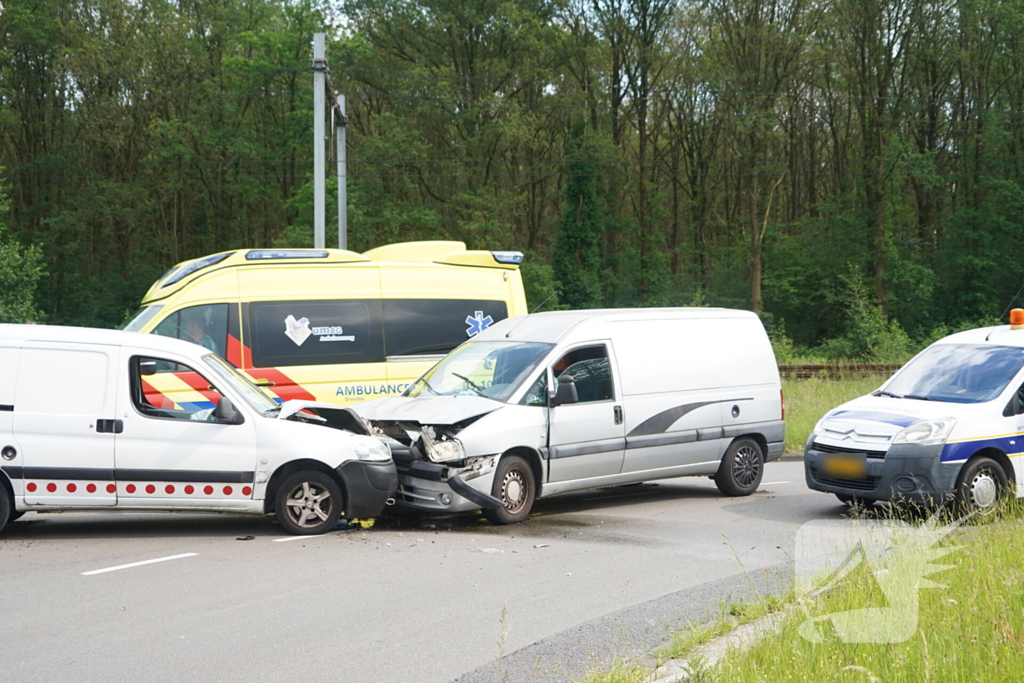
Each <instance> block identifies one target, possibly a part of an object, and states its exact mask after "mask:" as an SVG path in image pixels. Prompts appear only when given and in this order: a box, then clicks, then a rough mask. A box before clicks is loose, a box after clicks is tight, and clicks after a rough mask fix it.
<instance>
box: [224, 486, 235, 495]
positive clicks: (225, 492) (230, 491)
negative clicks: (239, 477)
mask: <svg viewBox="0 0 1024 683" xmlns="http://www.w3.org/2000/svg"><path fill="white" fill-rule="evenodd" d="M233 492H234V489H232V488H231V487H230V486H225V487H224V495H225V496H230V495H231V494H232V493H233Z"/></svg>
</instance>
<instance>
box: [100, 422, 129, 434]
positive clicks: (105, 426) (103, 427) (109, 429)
mask: <svg viewBox="0 0 1024 683" xmlns="http://www.w3.org/2000/svg"><path fill="white" fill-rule="evenodd" d="M96 431H97V432H99V433H100V434H120V433H121V432H123V431H124V422H123V421H122V420H96Z"/></svg>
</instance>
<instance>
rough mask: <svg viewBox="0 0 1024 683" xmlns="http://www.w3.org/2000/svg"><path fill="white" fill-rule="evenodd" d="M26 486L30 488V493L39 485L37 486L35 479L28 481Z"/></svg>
mask: <svg viewBox="0 0 1024 683" xmlns="http://www.w3.org/2000/svg"><path fill="white" fill-rule="evenodd" d="M25 488H26V489H28V492H29V493H35V492H36V489H37V488H39V487H37V486H36V483H35V482H34V481H30V482H29V483H28V486H26V487H25Z"/></svg>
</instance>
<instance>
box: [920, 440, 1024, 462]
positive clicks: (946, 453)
mask: <svg viewBox="0 0 1024 683" xmlns="http://www.w3.org/2000/svg"><path fill="white" fill-rule="evenodd" d="M1022 438H1024V437H1021V436H1020V435H1014V436H998V437H993V438H988V439H974V440H971V441H957V442H955V443H947V444H946V445H945V446H943V447H942V455H940V456H939V460H941V461H942V462H949V461H951V460H967V459H968V458H969V457H971V456H972V455H974V454H975V453H977V452H978V451H980V450H981V449H983V448H998V449H999V450H1001V451H1002V452H1003V453H1007V454H1010V453H1020V452H1021V451H1024V443H1019V442H1021V440H1022ZM1011 441H1013V442H1018V443H1010V442H1011Z"/></svg>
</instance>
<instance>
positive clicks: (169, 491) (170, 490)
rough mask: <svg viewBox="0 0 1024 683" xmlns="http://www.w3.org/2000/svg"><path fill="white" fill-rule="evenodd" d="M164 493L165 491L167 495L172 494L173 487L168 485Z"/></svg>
mask: <svg viewBox="0 0 1024 683" xmlns="http://www.w3.org/2000/svg"><path fill="white" fill-rule="evenodd" d="M164 491H166V492H167V493H169V494H170V493H174V487H173V486H171V485H170V484H168V485H167V486H165V487H164Z"/></svg>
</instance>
